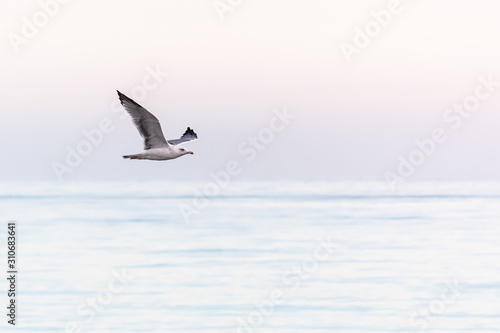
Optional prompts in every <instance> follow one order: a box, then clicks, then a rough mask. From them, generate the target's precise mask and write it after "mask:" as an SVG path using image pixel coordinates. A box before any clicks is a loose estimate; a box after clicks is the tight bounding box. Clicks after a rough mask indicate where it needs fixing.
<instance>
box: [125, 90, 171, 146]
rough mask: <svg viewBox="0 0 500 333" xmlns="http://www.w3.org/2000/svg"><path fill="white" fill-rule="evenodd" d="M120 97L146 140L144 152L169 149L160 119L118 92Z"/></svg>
mask: <svg viewBox="0 0 500 333" xmlns="http://www.w3.org/2000/svg"><path fill="white" fill-rule="evenodd" d="M116 92H117V93H118V97H119V98H120V102H121V103H122V105H123V107H124V108H125V110H127V112H128V114H130V116H131V117H132V121H133V122H134V125H135V127H137V129H138V130H139V133H140V134H141V136H142V138H143V139H144V150H148V149H151V148H163V147H169V146H170V144H169V143H168V142H167V140H165V137H164V136H163V132H162V130H161V125H160V122H159V121H158V119H157V118H156V117H155V116H153V115H152V114H151V113H150V112H149V111H148V110H146V109H145V108H143V107H142V106H140V105H139V104H137V103H136V102H134V101H133V100H132V99H130V98H128V97H127V96H125V95H124V94H122V93H121V92H119V91H118V90H117V91H116Z"/></svg>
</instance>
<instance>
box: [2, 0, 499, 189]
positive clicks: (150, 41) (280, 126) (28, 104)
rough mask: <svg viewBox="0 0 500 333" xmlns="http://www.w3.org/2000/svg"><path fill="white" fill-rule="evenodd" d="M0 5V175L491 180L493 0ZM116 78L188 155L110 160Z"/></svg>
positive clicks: (495, 51)
mask: <svg viewBox="0 0 500 333" xmlns="http://www.w3.org/2000/svg"><path fill="white" fill-rule="evenodd" d="M0 9H1V10H0V35H1V36H2V38H1V39H0V56H1V57H2V61H1V62H0V71H1V74H2V75H1V77H0V91H1V99H2V106H3V107H2V111H1V118H0V145H1V146H0V149H1V162H2V163H0V171H1V172H0V181H9V180H16V181H17V180H28V181H38V180H40V181H55V182H57V181H62V182H70V181H80V180H137V181H143V180H156V179H159V180H165V181H168V180H204V179H209V178H210V177H214V175H218V174H219V175H220V174H221V173H224V172H228V171H227V168H228V164H230V165H231V166H232V167H235V166H236V167H235V168H236V169H237V170H238V172H237V174H236V172H235V175H234V177H238V178H239V179H246V180H276V179H277V180H318V181H323V180H386V181H388V182H392V183H394V182H400V181H407V180H421V179H431V180H499V179H500V154H499V153H498V152H499V149H498V147H499V146H500V130H499V129H500V113H499V112H498V111H500V41H499V39H498V31H500V20H498V15H497V13H498V9H499V4H498V1H493V0H490V1H486V0H478V1H474V2H471V1H461V0H453V1H451V0H449V1H435V0H433V1H415V0H407V1H397V0H391V1H368V0H357V1H329V0H318V1H298V0H273V1H269V0H267V1H266V0H241V1H238V0H220V1H219V0H216V1H214V0H182V1H174V0H145V1H141V2H137V1H123V0H122V1H118V0H108V1H105V2H102V1H95V0H87V1H79V0H64V1H63V0H59V1H56V0H41V1H31V0H30V1H23V2H14V1H6V0H0ZM497 82H498V83H497ZM117 89H118V90H120V91H121V92H123V93H124V94H126V95H128V96H130V97H132V98H134V99H135V100H136V101H137V102H139V103H140V104H141V105H143V106H144V107H145V108H146V109H148V110H149V111H151V112H152V113H153V114H155V115H156V116H157V118H158V119H159V120H160V122H161V123H162V127H163V131H164V133H165V136H166V137H167V138H168V139H174V138H177V137H179V136H180V135H181V134H182V133H183V132H184V131H185V129H186V128H187V126H190V127H192V128H193V129H194V130H195V131H196V132H197V133H198V136H199V140H198V141H196V142H193V143H190V144H189V145H186V148H189V149H191V150H192V151H194V153H195V154H194V155H192V156H191V155H188V156H184V157H181V158H179V159H177V160H173V161H166V162H152V161H128V160H123V159H122V158H121V156H122V155H125V154H133V153H138V152H141V151H142V140H141V138H140V136H139V134H138V133H137V131H136V129H135V128H134V126H133V125H132V122H131V121H130V119H129V118H128V116H126V114H124V111H123V109H121V108H120V106H119V104H117V95H116V90H117ZM89 133H91V134H89ZM89 135H90V138H89ZM92 135H93V136H92ZM75 154H77V155H78V156H75ZM231 163H232V164H231ZM235 163H236V164H235Z"/></svg>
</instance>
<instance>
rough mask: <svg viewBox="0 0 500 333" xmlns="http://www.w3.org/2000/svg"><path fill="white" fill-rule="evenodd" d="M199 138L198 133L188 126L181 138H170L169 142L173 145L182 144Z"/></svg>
mask: <svg viewBox="0 0 500 333" xmlns="http://www.w3.org/2000/svg"><path fill="white" fill-rule="evenodd" d="M196 139H198V135H197V134H196V133H195V132H194V131H193V130H192V129H191V128H189V127H188V128H187V130H186V132H184V134H183V135H182V136H181V137H180V138H179V139H175V140H168V143H170V144H171V145H173V146H176V145H180V144H181V143H185V142H189V141H194V140H196Z"/></svg>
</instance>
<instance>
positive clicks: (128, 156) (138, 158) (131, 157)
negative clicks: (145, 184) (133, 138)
mask: <svg viewBox="0 0 500 333" xmlns="http://www.w3.org/2000/svg"><path fill="white" fill-rule="evenodd" d="M123 158H125V159H130V160H141V159H142V157H141V155H124V156H123Z"/></svg>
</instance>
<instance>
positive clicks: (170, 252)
mask: <svg viewBox="0 0 500 333" xmlns="http://www.w3.org/2000/svg"><path fill="white" fill-rule="evenodd" d="M203 185H204V184H202V183H201V184H198V183H179V182H178V183H168V182H165V183H74V184H62V185H58V184H43V183H39V184H11V183H3V184H0V208H1V210H0V211H1V212H2V220H3V222H1V221H0V227H1V237H2V238H1V243H0V247H1V248H4V251H3V252H4V254H1V253H0V255H1V256H3V258H4V259H2V260H1V262H5V260H6V258H5V257H6V254H5V252H6V251H5V240H6V239H5V237H6V235H5V231H6V225H7V220H17V221H18V228H19V233H20V235H19V243H20V244H19V251H20V254H19V265H20V281H19V285H18V289H19V290H20V295H19V298H18V301H19V309H18V311H19V324H18V326H17V327H16V328H15V330H14V329H11V328H9V327H8V326H7V325H6V319H5V318H6V316H5V314H2V316H1V318H4V319H2V322H1V323H0V330H1V331H2V332H14V331H15V332H96V333H101V332H161V333H165V332H206V333H212V332H213V333H215V332H217V333H226V332H228V333H229V332H283V333H293V332H301V333H305V332H317V333H323V332H352V333H357V332H440V333H441V332H443V333H444V332H447V333H449V332H499V331H500V310H499V309H500V308H499V306H498V304H499V299H500V265H499V264H498V263H499V262H500V260H499V259H500V241H499V239H500V183H445V182H435V183H409V184H406V185H403V186H401V187H400V188H399V189H398V190H397V191H395V192H391V191H390V190H389V189H388V188H387V186H386V185H385V184H383V183H375V182H372V183H370V182H366V183H361V182H358V183H233V184H231V185H230V186H229V187H228V188H227V189H225V190H223V191H222V192H221V194H220V195H219V196H217V197H212V198H210V199H209V201H208V202H201V201H200V202H198V203H203V204H206V207H205V208H203V209H199V210H198V214H197V215H192V216H191V219H190V223H187V221H186V219H184V218H183V215H182V214H181V210H180V207H184V209H185V208H186V207H192V204H193V198H197V197H196V195H195V193H196V190H197V189H202V188H203ZM4 266H5V265H4ZM2 267H3V266H2ZM1 269H2V271H6V268H1ZM117 276H118V277H119V278H117ZM0 287H2V290H4V291H2V292H1V293H0V295H3V296H0V301H1V302H2V304H7V303H6V302H7V297H6V290H7V283H6V281H4V282H2V283H0ZM2 308H5V307H4V306H2ZM4 312H6V311H4Z"/></svg>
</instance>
